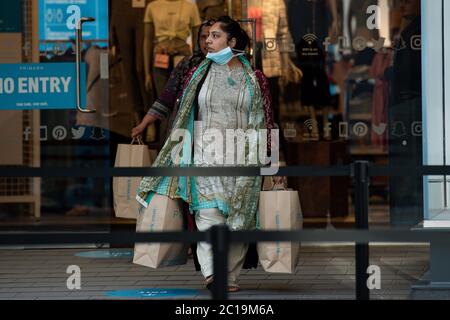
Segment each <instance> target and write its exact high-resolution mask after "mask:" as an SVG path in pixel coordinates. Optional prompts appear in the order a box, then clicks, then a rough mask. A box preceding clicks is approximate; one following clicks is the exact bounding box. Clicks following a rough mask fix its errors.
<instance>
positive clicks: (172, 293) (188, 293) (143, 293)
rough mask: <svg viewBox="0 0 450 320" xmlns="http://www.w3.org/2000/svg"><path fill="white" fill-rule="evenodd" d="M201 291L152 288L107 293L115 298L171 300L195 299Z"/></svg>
mask: <svg viewBox="0 0 450 320" xmlns="http://www.w3.org/2000/svg"><path fill="white" fill-rule="evenodd" d="M199 294H200V291H199V290H194V289H177V288H170V289H166V288H150V289H140V290H139V289H138V290H115V291H108V292H106V296H108V297H114V298H170V297H178V298H179V297H186V298H189V297H194V296H196V295H199Z"/></svg>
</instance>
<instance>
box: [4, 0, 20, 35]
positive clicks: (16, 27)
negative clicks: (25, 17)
mask: <svg viewBox="0 0 450 320" xmlns="http://www.w3.org/2000/svg"><path fill="white" fill-rule="evenodd" d="M21 2H22V1H21V0H9V1H0V32H8V33H18V32H22V26H21V20H22V19H21V17H22V10H21Z"/></svg>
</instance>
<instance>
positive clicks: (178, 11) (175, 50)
mask: <svg viewBox="0 0 450 320" xmlns="http://www.w3.org/2000/svg"><path fill="white" fill-rule="evenodd" d="M144 23H145V26H144V67H145V87H146V89H147V90H148V91H151V89H152V86H153V82H154V85H155V89H156V95H157V96H158V95H159V94H160V93H161V92H162V90H163V89H164V86H165V84H166V82H167V80H168V79H169V76H170V72H171V70H172V69H173V67H174V65H176V62H178V61H179V60H181V57H185V56H189V55H191V54H192V53H191V48H190V47H189V45H188V44H187V42H186V41H187V38H188V36H189V32H190V34H191V35H192V43H194V44H195V43H197V34H198V27H199V26H200V24H201V21H200V16H199V12H198V8H197V5H196V4H195V3H192V2H191V1H188V0H157V1H154V2H152V3H150V4H149V5H148V6H147V9H146V12H145V18H144ZM155 61H161V62H162V63H156V65H155ZM152 73H153V76H154V79H153V78H152Z"/></svg>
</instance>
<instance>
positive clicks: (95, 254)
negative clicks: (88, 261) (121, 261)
mask: <svg viewBox="0 0 450 320" xmlns="http://www.w3.org/2000/svg"><path fill="white" fill-rule="evenodd" d="M75 256H77V257H81V258H94V259H113V258H133V250H117V249H116V250H95V251H85V252H78V253H76V254H75Z"/></svg>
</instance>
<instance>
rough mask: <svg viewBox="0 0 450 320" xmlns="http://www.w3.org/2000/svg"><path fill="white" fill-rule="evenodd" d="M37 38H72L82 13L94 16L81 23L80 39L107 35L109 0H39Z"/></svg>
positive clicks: (104, 37)
mask: <svg viewBox="0 0 450 320" xmlns="http://www.w3.org/2000/svg"><path fill="white" fill-rule="evenodd" d="M39 17H40V18H39V39H40V40H41V41H45V40H65V41H67V40H70V39H74V38H75V31H76V23H77V21H78V20H79V19H80V18H81V17H92V18H95V22H88V23H86V24H83V40H106V39H108V0H58V1H55V0H39Z"/></svg>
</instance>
